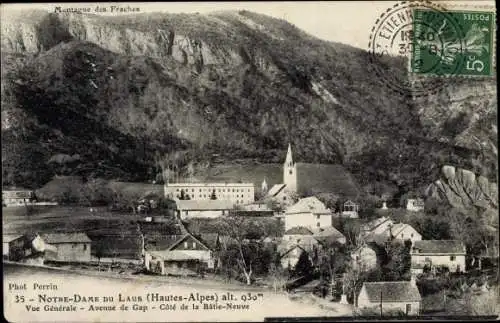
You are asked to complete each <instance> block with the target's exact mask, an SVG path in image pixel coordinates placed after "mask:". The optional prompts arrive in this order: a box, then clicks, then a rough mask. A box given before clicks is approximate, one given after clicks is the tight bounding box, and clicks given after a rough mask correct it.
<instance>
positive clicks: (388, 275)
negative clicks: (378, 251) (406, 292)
mask: <svg viewBox="0 0 500 323" xmlns="http://www.w3.org/2000/svg"><path fill="white" fill-rule="evenodd" d="M410 248H411V242H410V241H405V242H404V243H399V242H396V241H395V242H392V243H390V244H388V245H387V247H386V252H387V258H388V259H387V262H386V264H385V265H384V267H383V273H384V277H383V278H384V280H388V281H397V280H406V279H405V278H408V277H407V276H408V273H409V272H410V268H411V255H410Z"/></svg>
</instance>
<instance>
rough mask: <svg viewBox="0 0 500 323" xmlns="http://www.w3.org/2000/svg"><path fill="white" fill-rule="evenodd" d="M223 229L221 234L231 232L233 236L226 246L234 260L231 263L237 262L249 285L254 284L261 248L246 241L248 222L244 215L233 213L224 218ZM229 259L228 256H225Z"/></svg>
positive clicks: (230, 234)
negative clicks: (256, 263)
mask: <svg viewBox="0 0 500 323" xmlns="http://www.w3.org/2000/svg"><path fill="white" fill-rule="evenodd" d="M221 229H222V230H223V231H222V232H219V233H220V234H229V236H230V237H231V242H232V243H231V244H230V245H228V246H226V250H225V251H226V254H230V255H231V256H232V257H233V259H234V261H235V263H234V262H233V261H229V264H227V263H226V265H231V264H236V266H237V268H238V269H239V270H240V272H241V273H243V275H244V276H245V279H246V283H247V285H251V284H252V274H253V273H254V265H255V262H256V260H257V259H258V257H259V252H258V251H259V249H258V248H255V246H254V245H251V244H250V243H249V242H248V241H245V240H246V239H245V235H246V233H247V222H246V221H245V218H244V217H238V216H234V215H231V216H229V217H227V218H224V220H223V225H222V228H221ZM225 258H226V260H228V259H229V258H228V257H225Z"/></svg>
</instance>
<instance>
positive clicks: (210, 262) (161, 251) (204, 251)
mask: <svg viewBox="0 0 500 323" xmlns="http://www.w3.org/2000/svg"><path fill="white" fill-rule="evenodd" d="M168 240H169V241H168ZM168 240H166V241H165V242H167V244H165V245H163V246H157V247H156V248H153V247H151V246H147V247H146V250H145V257H144V266H145V268H146V270H147V271H149V272H152V273H156V274H160V275H168V274H170V275H184V276H186V275H197V274H198V273H199V272H200V271H201V270H203V269H204V268H207V269H213V268H214V260H215V259H214V256H213V250H212V249H211V248H210V247H209V246H208V245H207V243H205V242H202V241H201V240H200V239H198V238H196V237H195V236H193V235H192V234H190V233H186V234H184V235H182V236H180V237H179V236H173V237H171V239H168ZM169 242H170V243H169Z"/></svg>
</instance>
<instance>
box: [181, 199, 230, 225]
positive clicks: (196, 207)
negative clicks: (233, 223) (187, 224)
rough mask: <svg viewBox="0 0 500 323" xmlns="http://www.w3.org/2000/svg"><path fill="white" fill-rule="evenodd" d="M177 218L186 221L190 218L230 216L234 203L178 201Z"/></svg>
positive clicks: (224, 201)
mask: <svg viewBox="0 0 500 323" xmlns="http://www.w3.org/2000/svg"><path fill="white" fill-rule="evenodd" d="M175 203H176V204H177V216H178V217H179V218H180V219H182V220H184V219H189V218H217V217H221V216H226V215H229V212H230V211H231V210H232V209H233V203H232V202H231V201H228V200H206V201H201V200H178V201H176V202H175Z"/></svg>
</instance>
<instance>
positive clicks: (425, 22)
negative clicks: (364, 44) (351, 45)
mask: <svg viewBox="0 0 500 323" xmlns="http://www.w3.org/2000/svg"><path fill="white" fill-rule="evenodd" d="M462 34H463V32H462V28H460V25H459V24H458V23H457V21H456V20H455V19H454V18H453V16H452V15H450V14H448V13H447V10H446V9H445V8H444V7H442V6H440V5H437V4H434V3H431V2H428V1H411V2H401V3H398V4H396V5H394V6H393V7H391V8H389V9H387V11H386V12H384V13H382V14H381V15H380V17H379V18H378V19H377V20H376V22H375V24H374V26H373V28H372V31H371V34H370V40H369V44H368V51H369V61H370V64H369V68H370V69H372V70H373V71H374V72H375V74H376V75H377V76H378V77H379V78H380V80H381V81H382V82H383V83H384V84H386V85H387V86H388V87H389V88H391V89H392V90H394V91H396V92H398V93H400V94H402V95H406V96H412V97H415V96H420V95H427V94H429V93H433V92H436V91H439V90H440V89H441V88H442V87H443V86H444V85H445V82H444V79H443V78H442V76H451V75H454V74H455V73H456V71H458V70H459V69H460V68H461V66H462V65H463V64H464V60H463V57H462V56H461V55H460V53H462V52H463V49H464V41H463V39H464V37H463V35H462Z"/></svg>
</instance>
